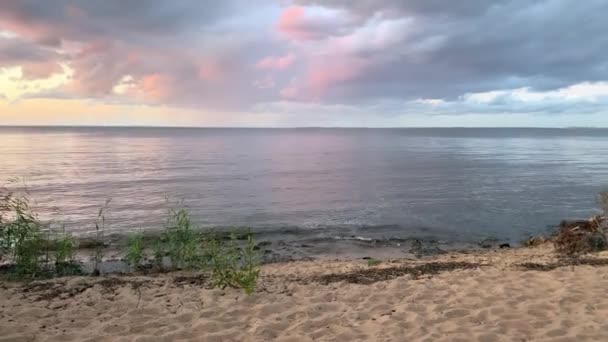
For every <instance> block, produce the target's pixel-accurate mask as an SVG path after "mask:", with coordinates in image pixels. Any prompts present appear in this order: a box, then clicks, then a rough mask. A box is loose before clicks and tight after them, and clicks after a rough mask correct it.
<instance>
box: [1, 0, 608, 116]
mask: <svg viewBox="0 0 608 342" xmlns="http://www.w3.org/2000/svg"><path fill="white" fill-rule="evenodd" d="M606 13H608V1H605V0H585V1H574V0H539V1H529V0H494V1H490V0H460V1H448V0H442V1H440V0H402V1H397V0H357V1H351V0H274V1H271V0H255V1H252V0H222V1H215V0H213V1H212V0H174V1H167V0H104V1H94V0H88V1H85V0H82V1H70V0H10V1H8V0H7V1H0V124H8V125H15V124H38V125H47V124H53V125H169V126H249V127H258V126H266V127H285V126H368V127H394V126H553V127H562V126H603V127H608V106H607V105H608V57H607V56H608V20H606V19H605V15H606Z"/></svg>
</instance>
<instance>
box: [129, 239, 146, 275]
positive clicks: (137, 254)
mask: <svg viewBox="0 0 608 342" xmlns="http://www.w3.org/2000/svg"><path fill="white" fill-rule="evenodd" d="M125 258H126V259H127V263H128V264H129V265H131V267H132V268H133V269H134V270H136V269H137V268H138V267H139V266H140V265H141V262H142V260H143V259H144V236H143V234H139V233H138V234H133V235H131V236H129V239H128V241H127V253H126V256H125Z"/></svg>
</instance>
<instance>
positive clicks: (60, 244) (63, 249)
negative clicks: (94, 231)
mask: <svg viewBox="0 0 608 342" xmlns="http://www.w3.org/2000/svg"><path fill="white" fill-rule="evenodd" d="M53 245H54V250H55V254H54V261H55V272H56V273H57V275H75V274H80V273H81V271H80V266H79V265H78V263H77V262H76V260H75V257H76V250H77V249H78V242H77V241H76V239H74V237H72V236H71V235H70V234H66V233H65V232H64V233H62V234H61V235H59V236H57V237H56V238H55V240H54V241H53Z"/></svg>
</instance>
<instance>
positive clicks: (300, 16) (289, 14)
mask: <svg viewBox="0 0 608 342" xmlns="http://www.w3.org/2000/svg"><path fill="white" fill-rule="evenodd" d="M304 15H305V12H304V7H300V6H292V7H288V8H286V9H285V10H284V11H283V12H282V13H281V16H280V17H279V22H278V25H277V27H278V29H279V32H281V33H283V34H284V35H285V36H287V37H289V38H292V39H295V40H306V39H311V38H312V37H313V34H312V33H311V32H309V31H307V30H306V29H305V27H304V23H305V17H304Z"/></svg>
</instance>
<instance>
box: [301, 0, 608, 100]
mask: <svg viewBox="0 0 608 342" xmlns="http://www.w3.org/2000/svg"><path fill="white" fill-rule="evenodd" d="M298 3H300V4H302V5H310V4H314V5H318V6H330V7H334V8H341V9H344V10H350V11H352V12H353V13H356V14H357V15H359V16H361V17H362V18H364V21H365V20H367V21H368V22H369V21H371V20H378V19H377V17H378V16H381V17H382V16H384V17H388V19H387V20H390V19H392V20H394V19H396V18H407V19H410V20H412V23H413V25H411V26H410V27H407V28H406V29H405V30H406V31H407V32H405V34H403V37H402V38H401V39H400V40H399V41H397V42H395V44H394V45H392V46H387V47H386V48H385V49H384V50H383V51H382V52H383V53H382V54H381V56H380V57H376V56H367V58H368V59H369V60H370V61H371V62H373V61H374V60H375V59H376V58H384V59H385V61H384V62H380V63H372V64H373V66H372V67H370V68H368V70H367V71H366V72H365V73H364V74H362V75H359V76H358V77H357V79H356V80H355V81H354V82H349V83H347V84H346V83H345V84H338V85H336V86H335V87H332V88H331V89H330V91H331V94H329V95H328V96H327V98H333V99H335V98H336V97H342V101H345V100H346V98H347V97H353V98H359V99H361V98H362V95H366V96H386V97H402V98H417V97H429V98H446V97H447V98H453V97H456V96H459V95H461V94H464V93H466V92H478V91H484V90H490V89H503V88H517V87H523V86H529V87H532V88H537V89H555V88H558V87H564V86H567V85H570V84H574V83H578V82H583V81H601V80H606V79H608V60H607V59H606V58H604V56H605V55H606V54H607V53H608V39H607V38H606V35H605V34H604V33H605V32H608V21H606V20H604V19H603V17H604V13H608V2H606V1H597V0H591V1H586V2H580V3H576V4H573V3H572V1H567V0H544V1H537V2H529V1H523V0H511V1H506V0H505V1H452V2H446V1H423V0H420V1H418V0H416V1H371V0H370V1H356V2H351V1H342V0H329V1H306V0H301V1H298ZM433 39H434V40H435V42H436V44H434V45H433V46H430V47H429V48H426V49H422V50H420V51H415V50H416V49H415V47H416V46H417V44H419V43H420V42H424V41H425V40H426V41H433ZM386 54H388V55H390V57H391V58H388V59H386V58H385V56H386ZM364 58H365V57H364Z"/></svg>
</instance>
